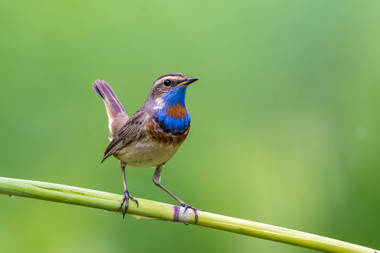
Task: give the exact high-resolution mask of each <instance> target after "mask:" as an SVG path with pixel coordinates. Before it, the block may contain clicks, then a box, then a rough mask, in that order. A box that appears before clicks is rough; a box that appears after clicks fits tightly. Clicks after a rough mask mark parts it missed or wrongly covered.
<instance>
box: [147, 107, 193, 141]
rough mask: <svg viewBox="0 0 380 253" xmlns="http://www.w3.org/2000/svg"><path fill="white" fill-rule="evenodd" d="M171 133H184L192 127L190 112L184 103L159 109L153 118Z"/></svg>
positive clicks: (165, 130) (166, 131)
mask: <svg viewBox="0 0 380 253" xmlns="http://www.w3.org/2000/svg"><path fill="white" fill-rule="evenodd" d="M153 120H154V121H155V122H157V123H158V125H159V127H160V128H161V129H162V130H163V131H164V132H165V133H168V134H171V135H183V134H184V133H185V132H186V131H188V129H189V127H190V114H189V112H188V111H187V109H186V107H185V106H184V105H183V104H174V105H169V106H166V107H165V108H163V109H161V110H158V111H157V112H156V114H155V117H154V119H153Z"/></svg>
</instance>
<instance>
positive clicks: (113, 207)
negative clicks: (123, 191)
mask: <svg viewBox="0 0 380 253" xmlns="http://www.w3.org/2000/svg"><path fill="white" fill-rule="evenodd" d="M0 193H2V194H7V195H15V196H22V197H28V198H36V199H43V200H50V201H55V202H62V203H68V204H74V205H81V206H88V207H93V208H99V209H104V210H108V211H114V212H119V213H120V212H121V210H120V209H119V205H120V201H121V199H122V196H121V195H119V194H113V193H108V192H102V191H96V190H89V189H84V188H79V187H73V186H67V185H60V184H52V183H45V182H38V181H30V180H21V179H12V178H4V177H0ZM138 201H139V206H138V207H137V205H136V204H135V202H134V201H130V202H129V208H128V213H127V214H128V215H130V216H133V217H135V218H137V219H160V220H166V221H175V220H177V221H178V220H179V221H182V222H185V223H189V224H194V213H193V212H192V211H191V210H189V209H188V210H187V213H185V214H184V213H183V211H184V210H183V208H182V209H181V210H180V208H179V207H177V206H173V205H169V204H166V203H161V202H156V201H151V200H146V199H140V198H138ZM186 214H187V215H186ZM196 225H199V226H204V227H210V228H215V229H220V230H225V231H229V232H234V233H239V234H244V235H248V236H253V237H259V238H263V239H267V240H272V241H278V242H282V243H287V244H293V245H297V246H301V247H305V248H310V249H315V250H320V251H326V252H370V253H376V252H377V253H379V252H378V251H376V250H374V249H370V248H366V247H363V246H359V245H355V244H352V243H347V242H343V241H339V240H335V239H331V238H327V237H323V236H318V235H313V234H309V233H305V232H300V231H296V230H291V229H287V228H282V227H277V226H272V225H267V224H263V223H259V222H253V221H248V220H243V219H238V218H233V217H228V216H224V215H219V214H214V213H209V212H204V211H199V218H198V222H197V223H196Z"/></svg>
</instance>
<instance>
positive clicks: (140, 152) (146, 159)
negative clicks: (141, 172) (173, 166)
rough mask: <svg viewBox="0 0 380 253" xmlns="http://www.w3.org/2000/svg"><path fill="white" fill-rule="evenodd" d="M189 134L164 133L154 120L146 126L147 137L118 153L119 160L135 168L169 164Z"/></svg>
mask: <svg viewBox="0 0 380 253" xmlns="http://www.w3.org/2000/svg"><path fill="white" fill-rule="evenodd" d="M188 133H189V127H188V128H187V130H186V131H185V132H184V133H183V134H178V135H173V134H170V133H166V132H164V130H163V129H162V128H161V127H160V125H159V123H158V122H156V121H154V120H153V119H152V120H150V121H148V122H147V123H146V125H145V135H144V137H142V138H140V139H139V140H137V141H134V142H132V143H130V144H129V145H127V146H126V147H125V148H123V149H121V150H120V151H118V153H117V154H116V156H117V158H118V159H119V160H121V161H124V162H125V163H127V164H129V165H132V166H134V167H155V166H158V165H160V164H163V163H165V162H167V161H168V160H169V159H170V158H171V157H172V156H173V155H174V154H175V153H176V152H177V150H178V149H179V147H180V146H181V144H182V142H183V141H184V140H185V139H186V137H187V134H188Z"/></svg>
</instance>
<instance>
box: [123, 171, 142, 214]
mask: <svg viewBox="0 0 380 253" xmlns="http://www.w3.org/2000/svg"><path fill="white" fill-rule="evenodd" d="M121 171H122V173H123V184H124V197H123V199H122V201H121V203H120V207H119V209H123V204H124V202H125V208H124V210H123V219H124V217H125V213H126V212H127V209H128V202H129V199H131V200H133V201H135V202H136V204H137V206H139V202H138V201H137V199H135V198H134V197H132V196H131V194H129V192H128V190H127V181H126V179H125V164H121Z"/></svg>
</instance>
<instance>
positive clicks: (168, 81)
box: [164, 79, 172, 86]
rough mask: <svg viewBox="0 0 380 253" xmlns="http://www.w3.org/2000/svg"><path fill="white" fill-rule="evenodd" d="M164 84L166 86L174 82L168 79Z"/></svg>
mask: <svg viewBox="0 0 380 253" xmlns="http://www.w3.org/2000/svg"><path fill="white" fill-rule="evenodd" d="M164 84H165V86H170V85H171V84H172V82H171V81H170V80H169V79H166V80H165V81H164Z"/></svg>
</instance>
